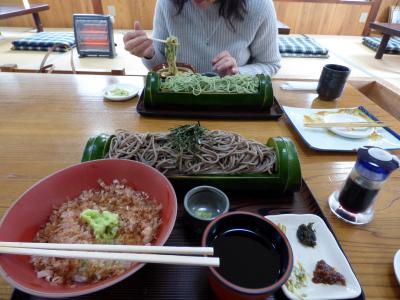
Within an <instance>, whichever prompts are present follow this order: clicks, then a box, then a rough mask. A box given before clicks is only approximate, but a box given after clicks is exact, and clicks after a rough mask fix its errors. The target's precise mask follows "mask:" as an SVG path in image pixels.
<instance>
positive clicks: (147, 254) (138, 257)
mask: <svg viewBox="0 0 400 300" xmlns="http://www.w3.org/2000/svg"><path fill="white" fill-rule="evenodd" d="M0 253H3V254H16V255H35V256H47V257H59V258H76V259H104V260H124V261H134V262H143V263H160V264H176V265H191V266H214V267H218V266H219V258H218V257H206V256H192V255H196V254H197V255H212V254H213V253H214V251H213V248H211V247H170V246H136V245H134V246H132V245H100V244H52V243H18V242H0ZM160 253H162V254H160ZM175 254H181V255H175Z"/></svg>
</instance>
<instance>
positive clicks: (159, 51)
mask: <svg viewBox="0 0 400 300" xmlns="http://www.w3.org/2000/svg"><path fill="white" fill-rule="evenodd" d="M165 3H166V1H163V0H158V1H157V4H156V9H155V14H154V21H153V37H154V38H157V39H162V40H165V39H166V38H167V37H168V36H169V34H168V30H167V26H166V23H167V22H166V19H165V14H164V10H165V9H166V7H164V6H166V5H165ZM153 47H154V51H155V54H154V56H153V57H152V58H151V59H147V58H142V61H143V64H144V65H145V66H146V68H147V69H149V70H150V69H151V68H152V67H154V66H155V65H158V64H161V63H165V61H166V59H165V50H164V44H163V43H160V42H153Z"/></svg>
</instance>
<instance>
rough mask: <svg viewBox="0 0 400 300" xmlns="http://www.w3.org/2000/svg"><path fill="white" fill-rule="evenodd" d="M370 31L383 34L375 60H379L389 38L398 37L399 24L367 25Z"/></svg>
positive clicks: (376, 23) (399, 34)
mask: <svg viewBox="0 0 400 300" xmlns="http://www.w3.org/2000/svg"><path fill="white" fill-rule="evenodd" d="M369 26H370V27H371V29H375V30H377V31H379V32H381V33H382V34H383V37H382V40H381V43H380V44H379V48H378V51H377V52H376V55H375V58H376V59H381V58H382V56H383V54H384V53H385V49H386V46H387V44H388V42H389V39H390V37H391V36H400V24H390V23H379V22H374V23H371V24H370V25H369Z"/></svg>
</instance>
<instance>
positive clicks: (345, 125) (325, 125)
mask: <svg viewBox="0 0 400 300" xmlns="http://www.w3.org/2000/svg"><path fill="white" fill-rule="evenodd" d="M304 127H308V128H332V127H340V128H357V127H358V128H360V127H361V128H363V127H389V125H388V124H386V123H383V122H381V121H377V122H332V123H324V122H321V123H304Z"/></svg>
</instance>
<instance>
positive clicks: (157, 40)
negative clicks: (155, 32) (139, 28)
mask: <svg viewBox="0 0 400 300" xmlns="http://www.w3.org/2000/svg"><path fill="white" fill-rule="evenodd" d="M148 39H149V40H153V41H156V42H160V43H164V44H166V43H167V41H166V40H160V39H156V38H150V37H149V38H148ZM174 44H175V45H177V46H179V43H174Z"/></svg>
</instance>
